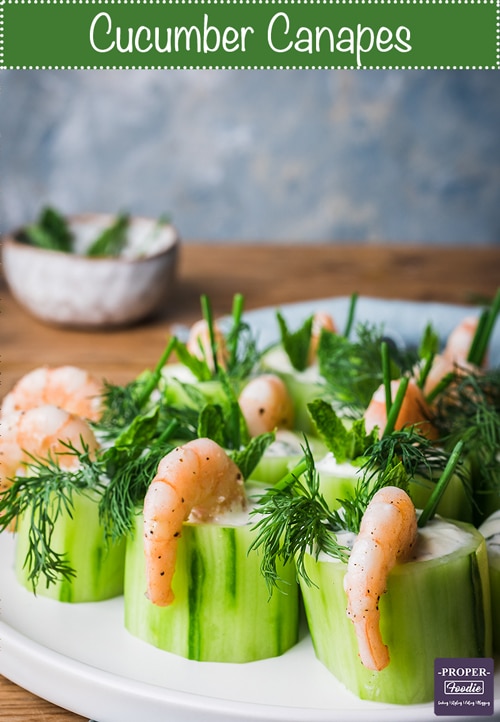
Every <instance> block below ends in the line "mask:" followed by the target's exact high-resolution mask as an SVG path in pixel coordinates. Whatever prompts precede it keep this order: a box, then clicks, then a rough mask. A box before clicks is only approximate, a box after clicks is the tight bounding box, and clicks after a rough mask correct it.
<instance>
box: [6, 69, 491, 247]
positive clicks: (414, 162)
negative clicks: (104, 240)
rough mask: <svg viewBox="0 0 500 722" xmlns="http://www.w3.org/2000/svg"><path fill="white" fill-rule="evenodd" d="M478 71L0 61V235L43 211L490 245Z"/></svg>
mask: <svg viewBox="0 0 500 722" xmlns="http://www.w3.org/2000/svg"><path fill="white" fill-rule="evenodd" d="M498 79H499V76H498V72H496V71H456V72H454V71H434V72H433V71H216V70H209V71H200V70H197V71H187V70H181V71H4V72H3V73H2V74H1V76H0V84H1V86H0V108H1V115H0V132H1V138H0V143H1V150H0V179H1V182H0V231H6V230H10V229H11V228H13V227H15V226H16V225H18V224H21V223H25V222H26V221H28V220H32V219H33V218H34V217H35V216H36V215H37V213H38V212H39V210H40V208H41V207H42V206H43V205H45V204H52V205H54V206H55V207H57V208H58V209H60V210H62V211H63V212H65V213H74V212H81V211H110V212H119V211H129V212H131V213H134V214H144V215H149V216H155V217H156V216H159V215H162V214H169V215H170V216H171V218H172V220H173V222H174V223H175V224H176V225H177V226H178V228H179V230H180V232H181V235H182V237H183V238H184V240H185V241H186V242H189V241H190V240H207V241H223V242H226V241H227V242H242V241H265V240H271V241H298V242H299V241H302V242H328V243H336V242H343V241H349V242H353V243H364V242H374V241H378V240H383V241H387V242H410V243H411V242H421V243H432V244H452V243H453V244H461V245H466V244H498V243H500V192H499V191H500V133H499V129H500V86H499V83H498Z"/></svg>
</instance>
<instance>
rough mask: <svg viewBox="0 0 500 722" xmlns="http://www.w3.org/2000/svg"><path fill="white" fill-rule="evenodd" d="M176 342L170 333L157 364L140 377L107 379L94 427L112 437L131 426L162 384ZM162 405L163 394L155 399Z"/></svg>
mask: <svg viewBox="0 0 500 722" xmlns="http://www.w3.org/2000/svg"><path fill="white" fill-rule="evenodd" d="M175 346H176V339H175V337H171V338H170V339H169V340H168V343H167V345H166V347H165V349H164V351H163V352H162V354H161V356H160V358H159V360H158V362H157V364H156V366H155V368H154V369H153V370H152V371H149V370H146V371H144V372H143V373H142V374H140V375H139V376H138V377H137V378H135V379H133V380H132V381H130V382H129V383H127V384H124V385H122V386H120V385H118V384H112V383H109V382H108V381H104V391H103V394H102V408H103V411H102V415H101V418H100V420H99V421H98V422H95V423H94V424H93V428H94V429H95V430H96V431H99V432H100V433H101V435H102V437H103V438H107V439H112V438H114V437H115V436H116V435H117V434H119V433H120V432H121V431H122V430H123V429H124V428H126V427H127V426H129V424H131V423H132V422H133V421H134V419H135V418H136V417H137V416H140V415H141V414H143V413H144V410H145V409H146V408H147V407H148V406H149V405H150V404H151V396H152V394H153V392H154V391H155V390H156V389H157V388H158V387H159V384H160V381H161V379H162V369H163V367H164V366H165V364H166V363H167V361H168V359H169V358H170V356H171V354H172V353H173V351H174V349H175ZM155 404H156V405H159V406H161V404H162V397H161V396H160V398H159V400H157V401H155Z"/></svg>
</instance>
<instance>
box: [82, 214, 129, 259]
mask: <svg viewBox="0 0 500 722" xmlns="http://www.w3.org/2000/svg"><path fill="white" fill-rule="evenodd" d="M129 223H130V217H129V215H128V214H121V215H119V216H118V217H117V218H116V220H115V221H114V223H112V225H111V226H109V227H108V228H105V229H104V230H103V231H102V233H101V234H100V235H99V236H98V237H97V238H96V239H95V241H94V242H93V243H92V244H91V245H90V246H89V248H88V249H87V252H86V255H87V256H89V257H91V258H96V257H103V256H106V257H116V256H119V255H120V253H121V252H122V251H123V248H124V247H125V244H126V242H127V230H128V227H129Z"/></svg>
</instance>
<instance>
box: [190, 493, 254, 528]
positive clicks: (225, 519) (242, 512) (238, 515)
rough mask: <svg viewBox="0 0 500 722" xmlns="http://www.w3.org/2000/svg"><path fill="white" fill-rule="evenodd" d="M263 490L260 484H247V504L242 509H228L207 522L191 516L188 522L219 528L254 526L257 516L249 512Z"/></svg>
mask: <svg viewBox="0 0 500 722" xmlns="http://www.w3.org/2000/svg"><path fill="white" fill-rule="evenodd" d="M265 490H266V487H265V486H264V485H262V484H257V483H249V484H247V485H246V496H247V504H246V506H245V508H244V509H241V508H240V507H238V508H235V509H228V510H226V511H223V512H221V513H220V514H218V515H217V516H214V517H213V518H212V519H210V521H209V522H199V521H198V520H197V519H196V518H195V517H193V518H192V516H190V517H189V519H188V522H189V523H192V524H197V523H202V524H204V523H209V524H217V525H219V526H245V525H246V524H255V523H256V522H257V521H258V516H256V515H255V516H254V515H250V512H251V511H252V510H253V509H255V507H256V506H257V502H258V499H259V498H260V497H261V496H262V494H263V493H264V492H265Z"/></svg>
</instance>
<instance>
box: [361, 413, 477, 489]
mask: <svg viewBox="0 0 500 722" xmlns="http://www.w3.org/2000/svg"><path fill="white" fill-rule="evenodd" d="M365 456H366V459H365V461H364V463H363V465H362V473H363V477H364V479H365V481H369V480H370V478H371V477H372V476H375V475H376V476H381V477H382V478H384V477H387V476H388V475H392V476H393V477H394V474H395V468H396V467H397V465H398V464H400V465H401V471H402V472H403V475H404V478H405V479H406V480H408V479H415V478H417V477H419V476H420V477H422V478H424V479H426V480H429V481H435V479H436V478H437V477H438V476H439V475H440V474H441V473H442V472H443V471H444V469H445V467H446V464H447V462H448V459H449V452H447V451H445V450H444V449H442V448H439V447H437V446H436V445H435V444H434V443H433V442H432V441H431V440H430V439H428V438H427V437H425V436H422V434H420V433H418V430H417V429H416V428H415V427H405V428H404V429H400V430H398V431H392V433H390V434H387V435H384V436H382V438H381V439H378V440H377V441H375V443H374V444H373V445H372V446H371V447H369V448H368V449H367V450H366V454H365ZM464 478H465V477H464ZM403 488H404V487H403ZM405 490H406V489H405Z"/></svg>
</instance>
